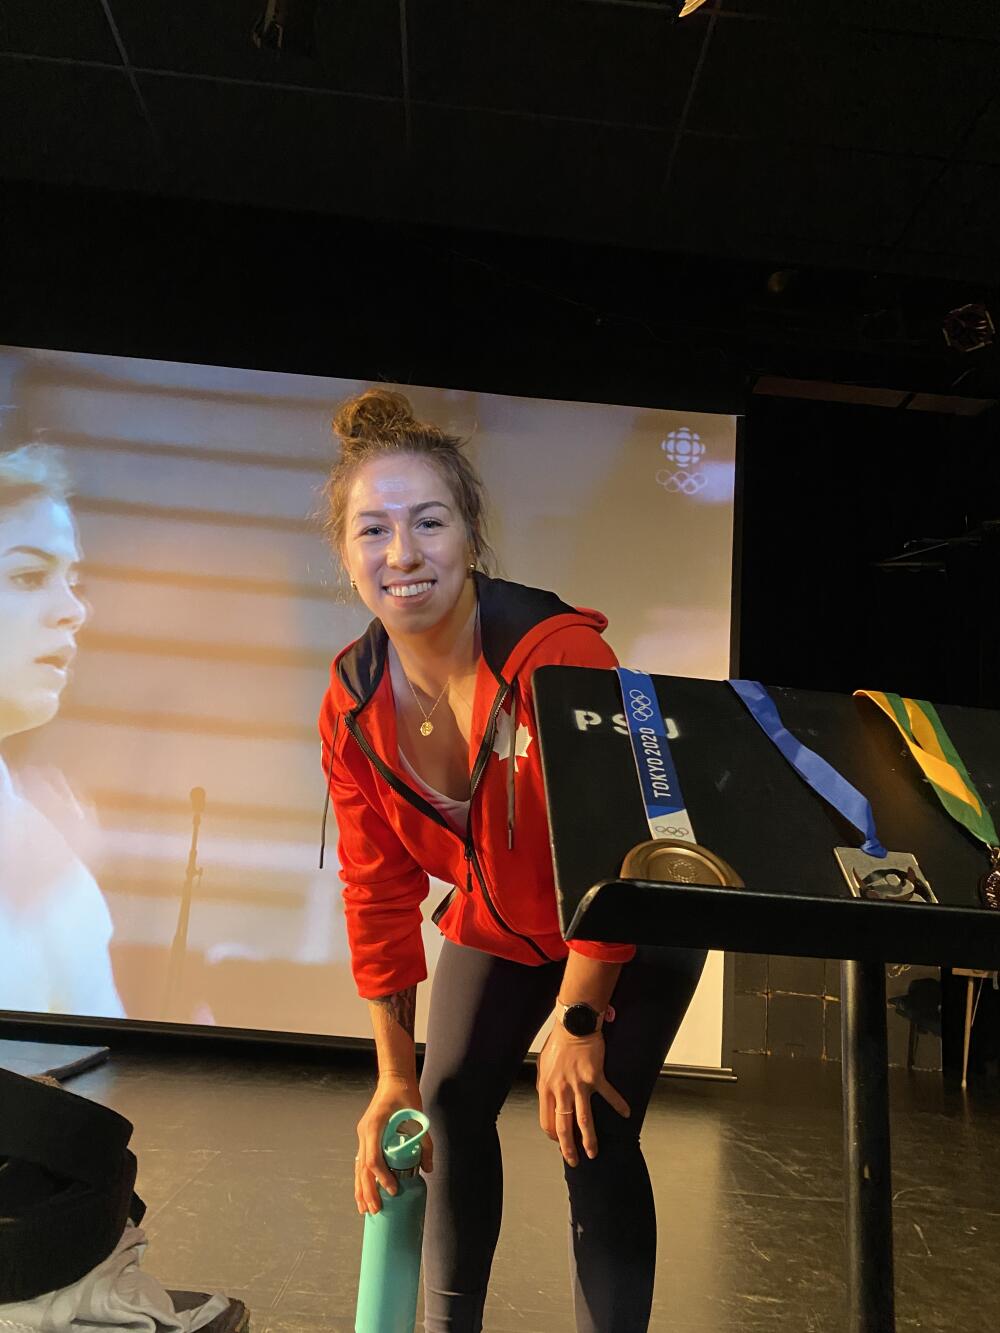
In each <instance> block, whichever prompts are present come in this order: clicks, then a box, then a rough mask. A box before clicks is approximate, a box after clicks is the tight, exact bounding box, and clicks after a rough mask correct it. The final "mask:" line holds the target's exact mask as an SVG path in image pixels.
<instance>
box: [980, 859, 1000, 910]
mask: <svg viewBox="0 0 1000 1333" xmlns="http://www.w3.org/2000/svg"><path fill="white" fill-rule="evenodd" d="M990 861H991V863H992V869H990V870H987V872H986V874H985V875H983V876H982V878H981V879H980V881H979V898H980V901H981V902H982V904H983V906H984V907H992V908H993V910H994V911H995V912H1000V847H991V848H990Z"/></svg>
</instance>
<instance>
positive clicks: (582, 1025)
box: [562, 1004, 597, 1037]
mask: <svg viewBox="0 0 1000 1333" xmlns="http://www.w3.org/2000/svg"><path fill="white" fill-rule="evenodd" d="M562 1023H563V1027H564V1028H565V1029H566V1031H567V1032H568V1033H569V1034H570V1036H571V1037H589V1036H591V1035H592V1034H593V1033H594V1032H596V1031H597V1011H596V1010H595V1009H591V1007H590V1005H589V1004H571V1005H570V1006H569V1008H568V1009H567V1010H566V1012H565V1013H564V1014H563V1020H562Z"/></svg>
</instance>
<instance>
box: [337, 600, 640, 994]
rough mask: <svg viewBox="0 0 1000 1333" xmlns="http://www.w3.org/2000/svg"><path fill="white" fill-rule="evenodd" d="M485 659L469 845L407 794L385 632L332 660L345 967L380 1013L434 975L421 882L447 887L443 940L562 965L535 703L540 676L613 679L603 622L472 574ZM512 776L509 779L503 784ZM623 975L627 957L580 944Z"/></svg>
mask: <svg viewBox="0 0 1000 1333" xmlns="http://www.w3.org/2000/svg"><path fill="white" fill-rule="evenodd" d="M475 578H476V589H477V593H478V596H479V626H480V637H481V639H482V658H481V659H480V663H479V669H478V674H477V677H476V692H475V700H474V704H473V712H472V732H471V735H470V737H469V772H470V775H471V777H470V783H471V790H472V804H471V808H470V812H469V825H468V831H467V833H466V835H465V837H462V836H461V835H460V834H457V833H455V832H454V830H453V829H452V828H451V827H450V826H449V825H448V824H447V822H446V821H445V819H444V818H443V816H442V815H441V814H440V813H439V812H438V811H437V810H435V809H434V807H433V806H432V805H430V804H429V803H428V802H427V800H426V799H425V797H424V796H423V795H422V794H421V793H420V792H419V791H417V790H416V789H415V788H414V787H413V786H412V785H411V782H410V780H409V778H408V777H407V776H406V774H405V771H404V770H403V768H402V765H401V763H400V760H399V750H398V745H397V739H396V708H395V703H394V700H393V693H392V685H391V683H390V680H389V672H388V671H387V669H386V666H387V658H386V650H387V646H388V638H387V636H386V632H385V628H384V627H383V625H382V622H381V621H380V620H373V621H372V622H371V624H370V625H369V626H368V629H367V630H366V632H365V633H364V634H363V635H362V637H361V638H360V639H358V640H357V641H356V642H354V643H352V644H350V645H349V646H348V647H347V648H345V649H344V651H343V652H342V653H340V654H339V656H338V657H337V658H336V660H335V661H334V663H333V666H332V668H331V670H330V687H329V689H328V690H327V692H326V697H325V698H324V700H323V708H322V710H321V712H320V719H319V727H320V735H321V737H322V741H323V747H322V748H323V768H324V773H325V774H326V777H327V781H328V785H329V792H330V797H331V799H332V801H333V807H334V812H335V814H336V818H337V829H338V831H339V834H340V869H341V878H342V879H343V882H344V915H345V918H346V921H347V935H348V940H349V942H350V946H351V965H352V969H353V972H354V979H355V982H356V983H357V987H358V992H359V994H360V995H361V996H362V997H363V998H364V999H373V998H376V997H378V996H382V995H390V994H393V993H394V992H396V991H400V990H405V989H407V988H408V987H409V986H413V985H415V984H416V983H417V982H419V981H423V980H424V978H425V977H426V976H427V965H426V962H425V960H424V950H423V942H422V939H421V935H420V927H421V911H420V904H421V903H422V902H423V900H424V899H425V898H426V896H427V892H428V876H429V875H434V876H435V877H436V878H438V879H442V880H444V881H445V883H446V884H453V885H454V886H455V887H454V888H453V889H452V890H451V892H450V893H449V894H448V895H447V896H446V897H445V898H444V900H443V901H442V902H441V903H440V904H439V905H438V907H437V909H436V910H435V912H434V916H433V919H434V921H435V922H436V924H437V926H438V928H439V929H440V930H441V932H442V934H444V935H445V936H446V937H447V938H448V939H450V940H453V941H454V942H455V943H456V944H465V945H468V946H469V947H471V948H474V949H481V950H483V951H484V952H485V953H490V954H495V955H497V956H498V957H500V958H509V959H511V960H513V961H514V962H518V963H528V964H533V965H539V964H541V963H546V962H550V961H552V960H558V959H562V958H565V957H566V955H567V952H568V949H567V944H566V941H565V940H564V939H563V937H562V935H561V933H560V931H559V922H558V918H557V915H556V890H555V883H554V880H553V874H552V856H551V852H550V850H549V826H548V816H547V814H546V808H545V791H544V787H543V783H542V770H541V763H540V760H539V754H538V738H537V731H536V727H535V717H534V708H533V703H532V696H531V676H532V672H533V671H534V669H535V667H538V666H547V665H550V664H552V665H564V666H588V667H614V666H616V665H617V662H616V659H615V655H614V653H613V652H612V651H611V649H610V648H609V647H608V645H607V644H606V643H605V642H604V640H603V639H602V638H601V633H602V631H603V630H604V628H605V626H606V625H607V623H608V622H607V620H606V618H605V617H604V616H602V615H601V614H600V612H598V611H588V610H584V609H579V610H578V609H576V608H575V607H572V606H567V605H566V603H565V602H562V601H560V600H559V598H558V597H556V596H555V594H554V593H551V592H543V591H541V590H540V589H538V588H525V587H522V586H521V585H520V584H517V583H508V582H506V581H505V580H503V579H491V578H488V577H486V575H484V574H476V576H475ZM512 766H513V771H512ZM569 948H570V949H574V950H576V951H577V952H579V953H582V954H585V955H586V956H587V957H588V958H597V959H600V960H602V961H605V962H611V963H624V962H628V960H629V959H630V958H631V957H632V956H633V954H634V953H635V948H634V946H632V945H617V944H598V943H590V942H588V941H577V940H574V941H572V942H571V943H570V944H569Z"/></svg>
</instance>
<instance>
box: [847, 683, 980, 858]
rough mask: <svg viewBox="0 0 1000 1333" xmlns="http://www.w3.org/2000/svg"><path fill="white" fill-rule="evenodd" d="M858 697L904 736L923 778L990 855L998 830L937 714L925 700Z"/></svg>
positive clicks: (873, 693) (870, 693)
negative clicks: (867, 702)
mask: <svg viewBox="0 0 1000 1333" xmlns="http://www.w3.org/2000/svg"><path fill="white" fill-rule="evenodd" d="M854 693H855V694H856V695H857V696H859V697H861V698H864V699H871V701H872V703H873V704H875V705H876V706H877V707H879V708H881V710H882V712H883V713H885V715H886V717H888V718H889V719H890V720H891V721H892V722H894V723H895V724H896V726H897V727H898V728H899V730H900V732H901V733H902V736H903V739H904V740H905V741H906V744H907V746H908V747H909V751H910V753H911V754H912V755H913V757H914V759H915V760H916V761H917V763H918V764H919V765H920V768H921V771H922V772H923V774H924V777H925V778H926V779H927V781H928V782H929V783H930V784H931V786H932V787H933V788H934V790H935V792H936V793H937V797H938V800H939V801H940V802H941V804H942V805H943V806H944V808H945V809H946V810H947V811H948V813H949V815H951V817H952V819H955V820H957V821H958V823H959V824H961V825H962V826H963V827H964V828H967V829H968V830H969V832H970V833H971V834H972V836H973V837H974V838H978V839H979V841H980V842H983V843H985V844H986V846H987V848H989V849H990V851H991V852H992V851H994V850H995V849H996V847H997V830H996V825H995V824H994V822H993V816H992V815H991V814H990V812H989V810H987V808H986V806H985V805H984V803H983V800H982V798H981V797H980V795H979V793H978V792H977V791H976V785H975V783H974V782H973V781H972V778H971V777H970V776H969V770H968V769H967V768H966V767H965V765H964V764H963V763H962V757H961V755H960V754H959V753H958V751H957V750H956V749H955V746H954V744H953V743H952V739H951V737H950V736H949V735H948V733H947V731H945V728H944V723H943V722H942V721H941V719H940V717H939V716H938V711H937V709H936V708H935V707H934V705H933V704H932V703H928V702H927V700H926V699H903V698H901V697H900V696H899V695H898V694H884V693H883V692H882V691H881V690H855V692H854Z"/></svg>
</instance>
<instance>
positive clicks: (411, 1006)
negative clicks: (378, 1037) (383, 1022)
mask: <svg viewBox="0 0 1000 1333" xmlns="http://www.w3.org/2000/svg"><path fill="white" fill-rule="evenodd" d="M372 1004H377V1005H378V1007H379V1008H380V1009H383V1010H384V1011H385V1012H386V1013H387V1014H388V1015H389V1017H390V1018H392V1019H393V1020H394V1021H395V1022H396V1023H398V1024H399V1026H400V1027H401V1028H402V1029H403V1031H404V1032H405V1033H407V1035H408V1036H410V1037H412V1036H413V1031H414V1028H415V1026H416V1019H417V988H416V986H410V988H409V989H408V990H401V991H396V993H395V994H394V995H380V996H379V997H378V999H377V1000H372Z"/></svg>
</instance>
